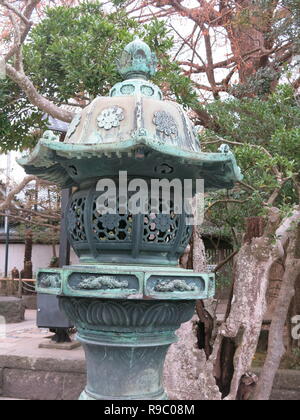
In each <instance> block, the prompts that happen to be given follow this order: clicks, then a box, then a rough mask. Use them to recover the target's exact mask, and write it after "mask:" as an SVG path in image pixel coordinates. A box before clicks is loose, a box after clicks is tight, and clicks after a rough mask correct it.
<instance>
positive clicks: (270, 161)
mask: <svg viewBox="0 0 300 420" xmlns="http://www.w3.org/2000/svg"><path fill="white" fill-rule="evenodd" d="M207 110H208V111H209V113H210V114H211V115H212V116H213V118H214V120H215V121H216V122H217V124H218V126H220V127H221V130H222V133H221V134H222V137H223V138H224V140H225V141H228V142H232V143H233V145H232V146H231V147H232V150H233V152H234V153H235V156H236V159H237V161H238V164H239V165H240V167H241V169H242V173H243V175H244V180H243V182H244V183H245V184H246V185H248V187H247V186H241V185H240V186H236V187H235V188H234V189H233V190H232V191H229V192H218V193H214V194H210V196H209V200H208V203H207V204H208V205H210V204H211V203H212V202H214V201H216V200H227V199H230V200H232V199H233V200H238V201H239V202H238V203H226V204H224V203H220V204H219V205H216V206H214V207H213V208H212V209H211V210H210V211H209V212H208V214H207V216H208V217H209V218H210V220H211V221H212V222H213V223H214V224H215V225H216V226H220V225H222V224H224V222H225V223H226V224H228V226H230V227H231V228H234V229H236V230H237V231H243V228H244V226H243V221H244V218H245V217H251V216H264V215H265V214H266V211H267V205H266V204H267V202H268V200H269V198H270V197H271V195H272V193H273V192H274V191H275V190H276V189H277V188H278V187H279V180H278V177H277V174H278V173H280V174H281V177H282V178H292V176H293V175H297V174H298V173H299V171H300V147H299V144H300V107H299V106H298V105H297V102H296V100H295V97H294V92H293V89H292V87H291V86H289V85H280V86H278V88H277V90H276V91H275V92H274V93H273V94H271V95H270V96H269V97H268V99H267V100H264V101H262V100H260V99H258V98H253V99H251V98H243V99H229V100H227V101H225V102H221V101H215V102H214V103H212V104H210V105H208V106H207ZM219 134H220V133H218V135H219ZM217 139H218V137H216V133H214V132H213V131H209V130H206V131H205V133H204V135H203V138H202V145H203V148H204V149H205V150H206V151H208V150H213V151H216V148H217V147H218V145H219V143H214V142H216V140H217ZM210 143H212V144H210ZM234 143H240V145H234ZM276 171H277V172H276ZM297 202H298V196H297V194H296V191H295V188H294V185H293V181H292V179H289V180H288V181H287V182H286V183H285V185H284V186H283V188H282V189H281V190H280V193H279V195H278V197H277V198H276V201H275V202H274V203H272V204H273V205H276V206H278V207H279V208H280V209H281V211H282V213H283V214H288V213H289V211H290V210H291V208H292V207H293V206H294V205H295V203H297Z"/></svg>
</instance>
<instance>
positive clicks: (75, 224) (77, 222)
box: [67, 197, 87, 242]
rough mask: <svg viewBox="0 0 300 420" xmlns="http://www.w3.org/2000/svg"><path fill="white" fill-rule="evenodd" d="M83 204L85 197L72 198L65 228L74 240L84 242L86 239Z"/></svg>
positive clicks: (84, 204)
mask: <svg viewBox="0 0 300 420" xmlns="http://www.w3.org/2000/svg"><path fill="white" fill-rule="evenodd" d="M85 206H86V198H85V197H78V198H74V199H73V201H72V202H71V205H70V207H69V213H68V216H67V229H68V233H69V235H70V237H71V239H72V240H73V241H74V242H85V241H86V239H87V237H86V230H85V225H84V211H85Z"/></svg>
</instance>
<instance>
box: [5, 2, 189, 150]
mask: <svg viewBox="0 0 300 420" xmlns="http://www.w3.org/2000/svg"><path fill="white" fill-rule="evenodd" d="M118 3H120V5H119V6H122V5H121V3H122V2H118ZM135 34H137V35H139V36H140V37H141V38H142V39H144V40H145V41H146V42H147V43H149V45H150V47H151V48H152V49H153V51H155V52H156V54H157V56H158V58H159V60H160V64H159V72H158V74H157V75H156V78H155V82H157V83H158V84H160V85H165V83H167V82H168V83H169V81H171V83H170V84H169V90H170V95H171V96H174V97H175V98H176V99H178V100H179V101H180V102H181V103H184V104H186V105H189V106H190V105H192V102H193V104H195V103H196V102H197V98H196V95H195V93H194V92H193V90H192V88H191V86H192V84H191V81H190V80H189V79H188V78H186V77H184V76H182V74H181V71H180V69H179V67H178V65H177V64H176V63H173V62H171V61H170V58H169V56H168V51H169V50H170V49H171V48H172V46H173V39H172V37H170V36H169V33H168V30H167V29H166V27H165V24H164V23H163V22H160V21H158V20H155V19H154V20H153V21H152V22H151V23H150V24H148V25H145V26H140V25H138V24H137V22H136V21H135V20H133V19H130V18H128V17H127V15H126V13H125V11H124V9H123V8H122V7H117V8H116V11H114V12H113V13H111V14H106V13H104V12H103V10H102V7H101V3H100V2H93V3H90V2H83V3H82V4H81V5H79V6H76V7H63V6H60V7H53V8H48V9H47V11H46V16H45V18H44V19H43V20H42V21H41V22H40V23H39V24H38V25H36V26H35V27H34V28H33V30H32V31H31V33H30V39H29V41H28V42H27V43H26V45H24V48H23V55H24V67H25V71H26V73H27V74H28V76H29V77H30V78H31V80H32V81H33V83H34V85H35V86H36V88H37V89H38V91H39V92H40V93H41V94H42V95H44V96H45V97H47V98H48V99H50V100H51V101H53V102H54V103H56V104H57V105H60V104H64V103H67V101H68V100H70V99H71V98H74V97H76V96H78V97H79V98H87V99H88V100H89V101H91V100H92V99H94V98H95V97H96V96H98V95H107V94H108V92H109V90H110V88H111V87H112V86H113V85H114V84H115V83H116V82H118V81H120V80H121V77H120V75H119V74H118V73H117V70H116V59H117V58H118V57H119V55H120V53H121V51H122V49H123V48H124V47H125V45H126V44H127V43H128V42H130V41H132V40H133V37H134V35H135ZM191 98H192V99H191ZM0 111H1V112H0V127H1V151H2V152H3V151H7V150H16V149H24V148H31V147H33V146H34V145H35V144H36V141H37V138H38V135H39V134H40V130H39V131H38V132H37V130H36V128H40V129H42V130H44V129H45V122H42V116H43V114H42V113H41V112H39V111H38V110H37V109H36V108H35V107H33V106H32V104H30V103H29V101H28V100H27V99H26V97H25V95H24V94H23V93H22V92H21V91H20V89H19V88H18V87H17V86H16V85H15V84H14V83H12V82H11V81H9V80H5V81H0Z"/></svg>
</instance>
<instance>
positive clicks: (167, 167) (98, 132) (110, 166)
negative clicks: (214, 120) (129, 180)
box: [19, 40, 242, 190]
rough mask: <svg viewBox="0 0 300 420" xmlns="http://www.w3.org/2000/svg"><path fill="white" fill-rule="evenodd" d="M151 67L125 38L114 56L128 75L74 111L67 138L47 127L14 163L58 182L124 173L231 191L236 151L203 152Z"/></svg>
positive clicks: (137, 45)
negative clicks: (28, 152)
mask: <svg viewBox="0 0 300 420" xmlns="http://www.w3.org/2000/svg"><path fill="white" fill-rule="evenodd" d="M155 66H156V60H155V57H154V56H153V54H152V53H151V51H150V49H149V47H148V46H147V45H146V44H145V43H143V42H142V41H140V40H135V41H133V42H132V43H130V44H129V45H128V46H127V47H126V48H125V50H124V53H123V55H122V57H121V59H120V61H119V70H120V73H121V74H123V76H124V77H125V78H126V79H125V80H124V81H123V82H121V83H117V84H116V85H115V86H114V87H113V88H112V89H111V92H110V96H109V97H99V98H96V99H95V100H94V101H93V102H92V103H91V104H90V105H89V106H87V107H86V108H85V109H84V110H83V111H82V112H80V113H77V114H76V115H75V117H74V119H73V121H72V122H71V124H70V126H69V129H68V132H67V135H66V138H65V141H64V143H60V142H59V141H58V138H57V137H56V136H55V135H53V133H51V132H49V131H47V132H46V133H45V134H44V136H43V138H42V139H41V140H40V141H39V143H38V145H37V146H36V148H35V149H34V151H33V152H32V154H31V155H29V156H27V157H23V158H22V159H20V160H19V163H20V164H21V165H22V166H23V167H24V169H25V171H26V172H27V173H29V174H34V175H37V176H39V177H40V178H42V179H45V180H48V181H51V182H53V183H56V184H58V185H60V186H61V187H71V186H77V185H80V184H82V183H85V182H86V181H90V180H92V179H97V178H101V177H113V176H118V173H119V171H125V170H126V171H127V173H128V176H132V177H133V176H134V177H137V176H142V177H149V178H169V179H174V178H179V179H182V180H183V179H195V178H196V179H204V181H205V189H206V190H211V189H220V188H232V187H233V185H234V183H235V182H236V181H238V180H241V179H242V175H241V172H240V169H239V167H238V166H237V164H236V160H235V157H234V155H233V154H232V153H231V152H230V150H229V148H228V147H227V146H224V147H221V148H220V153H204V152H201V147H200V142H199V139H198V136H197V135H196V134H195V130H194V128H193V125H192V123H191V121H190V120H189V118H188V116H187V114H186V113H185V111H184V110H183V108H182V107H181V106H180V105H178V104H176V103H175V102H170V101H164V100H162V93H161V91H160V89H159V88H158V87H157V86H155V85H154V84H153V83H151V82H150V81H148V80H147V79H148V77H150V76H151V75H152V74H153V73H154V72H155ZM122 69H123V70H122Z"/></svg>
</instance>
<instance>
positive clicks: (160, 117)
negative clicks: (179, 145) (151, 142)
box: [153, 111, 178, 137]
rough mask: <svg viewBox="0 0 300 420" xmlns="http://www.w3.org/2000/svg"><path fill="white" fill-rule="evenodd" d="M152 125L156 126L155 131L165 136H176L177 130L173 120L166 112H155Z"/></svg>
mask: <svg viewBox="0 0 300 420" xmlns="http://www.w3.org/2000/svg"><path fill="white" fill-rule="evenodd" d="M153 124H155V125H156V127H157V131H159V132H161V133H163V134H165V135H166V136H176V137H177V135H178V128H177V125H176V123H175V120H174V118H173V117H172V115H171V114H169V113H167V112H166V111H157V112H155V113H154V117H153Z"/></svg>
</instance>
